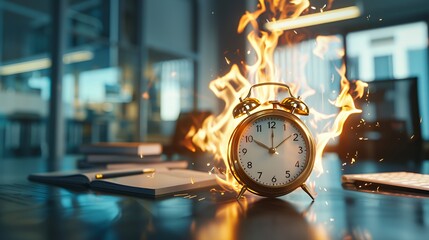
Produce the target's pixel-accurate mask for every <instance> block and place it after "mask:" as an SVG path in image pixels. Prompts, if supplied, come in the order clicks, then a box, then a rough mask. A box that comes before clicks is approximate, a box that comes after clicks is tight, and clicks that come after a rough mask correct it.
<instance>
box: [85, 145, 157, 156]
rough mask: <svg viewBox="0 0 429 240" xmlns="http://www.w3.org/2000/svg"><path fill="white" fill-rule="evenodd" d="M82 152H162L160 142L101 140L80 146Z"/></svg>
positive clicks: (143, 153)
mask: <svg viewBox="0 0 429 240" xmlns="http://www.w3.org/2000/svg"><path fill="white" fill-rule="evenodd" d="M80 152H81V153H83V154H103V155H108V154H119V155H134V156H140V157H143V156H146V155H159V154H162V145H161V144H160V143H149V142H101V143H95V144H88V145H83V146H81V147H80Z"/></svg>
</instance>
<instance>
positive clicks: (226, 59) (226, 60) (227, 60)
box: [225, 57, 231, 65]
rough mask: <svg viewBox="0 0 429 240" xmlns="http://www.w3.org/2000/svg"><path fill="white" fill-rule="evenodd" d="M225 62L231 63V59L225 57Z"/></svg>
mask: <svg viewBox="0 0 429 240" xmlns="http://www.w3.org/2000/svg"><path fill="white" fill-rule="evenodd" d="M225 62H226V63H227V64H228V65H229V64H230V63H231V61H229V59H228V58H227V57H225Z"/></svg>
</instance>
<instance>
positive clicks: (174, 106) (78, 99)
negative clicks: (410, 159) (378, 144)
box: [0, 0, 429, 158]
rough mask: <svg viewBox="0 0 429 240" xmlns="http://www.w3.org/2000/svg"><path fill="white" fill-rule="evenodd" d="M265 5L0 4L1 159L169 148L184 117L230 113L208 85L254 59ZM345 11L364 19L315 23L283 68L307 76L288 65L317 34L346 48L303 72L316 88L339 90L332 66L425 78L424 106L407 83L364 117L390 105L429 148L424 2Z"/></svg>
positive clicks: (199, 1) (284, 54) (178, 1)
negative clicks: (237, 63)
mask: <svg viewBox="0 0 429 240" xmlns="http://www.w3.org/2000/svg"><path fill="white" fill-rule="evenodd" d="M313 2H314V1H313ZM327 2H328V1H320V2H319V1H318V2H317V3H316V2H315V3H314V4H312V5H314V6H316V7H317V8H321V7H322V6H323V5H324V4H325V3H327ZM256 3H257V1H255V0H249V1H228V0H145V1H138V0H58V1H57V0H39V1H28V0H27V1H26V0H0V158H5V157H21V156H48V155H51V156H52V155H55V154H59V155H65V154H75V153H78V149H79V146H80V145H82V144H86V143H93V142H100V141H159V142H162V143H164V144H169V143H170V141H171V138H172V136H173V135H174V132H175V126H176V120H177V119H178V117H179V115H180V113H185V112H192V111H209V112H212V113H218V112H219V111H220V110H221V109H222V107H223V105H222V104H223V103H222V102H221V101H220V100H219V99H217V98H216V97H215V96H214V94H213V93H211V91H210V90H209V89H208V84H209V82H210V81H211V80H213V79H215V78H216V77H218V76H221V75H223V74H224V73H226V72H227V71H228V70H229V68H230V66H229V65H228V63H227V62H226V61H225V57H227V58H228V59H229V60H231V61H234V60H237V59H244V58H245V57H246V56H245V55H246V51H236V50H237V49H241V50H244V49H248V45H247V44H248V43H247V42H246V39H245V35H244V34H241V35H239V34H237V33H236V27H237V24H238V21H239V19H240V17H241V15H242V14H243V13H244V12H245V11H246V10H252V9H255V6H256ZM335 4H337V5H338V6H340V5H347V4H352V5H359V6H362V7H363V14H362V16H361V17H360V18H358V19H354V20H348V21H344V22H337V23H332V24H325V25H321V26H314V27H311V28H309V30H308V31H309V32H312V33H314V34H309V35H308V39H305V40H301V41H299V43H297V44H295V45H286V44H284V45H282V44H280V45H279V47H278V48H277V50H276V53H275V61H276V64H277V65H278V66H280V67H281V69H282V71H292V72H294V71H296V72H298V71H299V69H294V67H295V68H296V66H295V65H294V64H293V62H291V61H289V60H290V59H291V56H292V55H293V54H294V53H293V51H295V50H296V49H298V50H299V51H300V52H303V53H305V52H310V51H312V49H313V46H314V41H315V39H314V38H315V37H316V36H317V34H323V35H327V36H335V37H336V38H337V39H339V41H337V42H334V43H333V44H335V46H334V47H336V48H338V49H342V48H345V50H346V51H345V56H344V58H342V57H341V56H338V55H336V54H331V55H328V56H329V59H328V64H327V63H326V62H320V61H318V60H317V59H316V57H315V56H314V59H309V60H308V63H309V65H308V67H307V68H306V70H305V71H306V73H307V75H308V79H313V82H311V80H310V84H312V85H314V86H315V89H320V86H325V87H326V88H327V89H324V91H326V92H329V90H335V89H339V86H338V85H332V84H330V82H331V80H332V74H333V73H336V70H335V68H334V67H332V65H331V64H329V62H341V61H342V60H345V61H346V63H347V75H348V78H349V79H351V80H353V79H361V80H364V81H370V82H371V81H378V80H380V81H381V80H382V81H386V80H388V81H394V80H395V79H407V78H412V79H415V80H414V81H417V86H416V89H417V92H416V94H417V96H416V98H417V102H412V103H408V102H406V101H405V100H404V96H406V95H401V94H400V93H398V92H397V91H399V90H398V89H401V88H402V87H401V86H399V87H393V90H391V91H390V92H389V93H388V94H386V98H384V97H383V98H382V99H381V101H383V102H386V101H387V100H389V104H390V105H389V106H387V107H386V108H384V109H383V110H382V111H381V112H380V111H379V110H377V109H375V108H371V106H369V107H368V109H367V110H366V111H369V112H366V113H367V116H365V117H367V118H368V119H367V120H368V121H373V122H374V123H375V122H377V121H378V120H377V117H382V115H383V111H384V110H386V109H388V111H389V112H391V113H392V112H393V118H398V119H399V120H401V123H400V124H404V126H403V128H404V129H411V128H412V127H411V125H413V124H416V122H418V125H419V127H418V130H415V129H414V128H412V130H410V131H412V132H411V133H410V134H409V135H407V137H409V138H411V139H414V138H419V139H420V140H421V144H422V147H423V149H424V145H425V143H426V142H427V141H429V79H428V66H429V63H428V21H429V5H428V4H427V3H426V0H412V1H399V0H390V1H388V0H383V1H380V0H379V1H370V0H363V1H356V0H347V1H345V0H336V1H335V2H334V7H335V6H336V5H335ZM319 5H320V6H319ZM312 36H313V37H312ZM296 74H298V73H296ZM292 75H293V74H292ZM395 91H396V92H395ZM409 92H411V91H409ZM389 94H390V95H389ZM383 96H384V95H383ZM397 96H401V97H397ZM392 99H393V100H392ZM390 100H391V101H390ZM404 102H406V105H404ZM314 104H316V103H314ZM410 104H411V105H410ZM410 106H412V107H410ZM363 107H364V106H363ZM371 111H372V112H371ZM368 113H372V114H368ZM377 114H378V115H377ZM413 114H418V116H419V117H418V118H417V120H416V119H415V117H414V115H413ZM371 117H372V118H373V119H371ZM388 118H389V119H391V118H392V116H389V117H388ZM404 119H405V120H404ZM402 120H403V121H402ZM410 121H411V123H410ZM395 123H396V122H395ZM395 126H396V125H395ZM413 126H414V125H413ZM401 129H402V128H401ZM401 131H402V130H401ZM415 131H419V132H418V133H417V132H415ZM372 134H374V133H372ZM375 138H377V136H376V137H375ZM340 140H341V139H340ZM344 141H346V140H344ZM335 144H340V143H338V142H336V143H335ZM335 144H334V145H335ZM52 148H55V149H54V150H52ZM330 149H332V150H333V151H335V150H336V148H335V146H333V147H331V148H330Z"/></svg>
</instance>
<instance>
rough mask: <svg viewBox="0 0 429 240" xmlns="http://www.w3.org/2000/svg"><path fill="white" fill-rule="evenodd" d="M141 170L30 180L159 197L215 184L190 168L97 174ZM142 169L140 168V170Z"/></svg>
mask: <svg viewBox="0 0 429 240" xmlns="http://www.w3.org/2000/svg"><path fill="white" fill-rule="evenodd" d="M136 170H138V169H121V170H103V171H86V172H81V171H72V172H51V173H35V174H31V175H29V176H28V179H29V180H30V181H35V182H41V183H48V184H54V185H60V186H61V185H65V186H78V187H82V186H86V187H89V188H92V189H97V190H100V191H108V192H115V193H123V194H131V195H138V196H148V197H158V196H163V195H170V194H171V195H172V194H175V193H178V192H184V191H191V190H195V189H199V188H205V187H210V186H214V185H216V177H215V176H214V175H211V174H209V173H207V172H200V171H194V170H189V169H167V168H157V169H155V172H153V173H145V174H137V175H130V176H122V177H115V178H106V179H96V175H97V174H103V175H108V174H112V173H113V174H117V173H122V172H126V171H136ZM140 170H141V169H140Z"/></svg>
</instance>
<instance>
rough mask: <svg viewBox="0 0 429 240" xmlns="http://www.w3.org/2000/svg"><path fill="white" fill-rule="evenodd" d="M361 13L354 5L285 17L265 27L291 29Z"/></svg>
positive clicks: (354, 16) (268, 28)
mask: <svg viewBox="0 0 429 240" xmlns="http://www.w3.org/2000/svg"><path fill="white" fill-rule="evenodd" d="M360 14H361V11H360V9H359V8H358V7H356V6H352V7H346V8H340V9H335V10H329V11H326V12H321V13H314V14H309V15H304V16H300V17H297V18H294V19H283V20H278V21H274V22H268V23H266V24H265V28H266V29H267V30H270V31H284V30H291V29H296V28H302V27H308V26H314V25H319V24H324V23H330V22H337V21H342V20H346V19H352V18H357V17H359V16H360Z"/></svg>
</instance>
